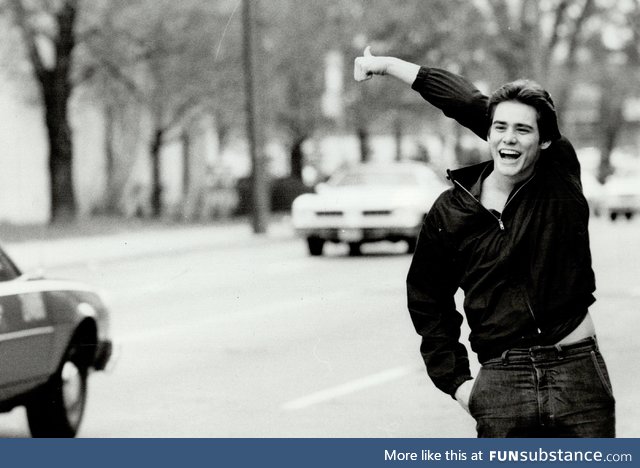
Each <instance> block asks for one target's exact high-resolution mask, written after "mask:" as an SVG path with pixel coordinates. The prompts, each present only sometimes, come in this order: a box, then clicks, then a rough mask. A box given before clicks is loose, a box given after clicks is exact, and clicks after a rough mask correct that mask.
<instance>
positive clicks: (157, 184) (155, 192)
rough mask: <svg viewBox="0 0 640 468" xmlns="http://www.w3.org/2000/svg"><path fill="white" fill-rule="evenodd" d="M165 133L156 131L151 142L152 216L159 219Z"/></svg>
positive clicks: (160, 213)
mask: <svg viewBox="0 0 640 468" xmlns="http://www.w3.org/2000/svg"><path fill="white" fill-rule="evenodd" d="M162 137H163V131H162V130H156V132H155V133H154V135H153V140H152V141H151V216H152V217H154V218H159V217H160V216H161V215H162V180H161V172H162V171H161V162H160V148H161V147H162Z"/></svg>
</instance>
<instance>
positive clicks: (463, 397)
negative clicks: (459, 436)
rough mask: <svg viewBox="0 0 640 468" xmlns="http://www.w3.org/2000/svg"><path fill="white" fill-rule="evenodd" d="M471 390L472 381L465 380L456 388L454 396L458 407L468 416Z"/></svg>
mask: <svg viewBox="0 0 640 468" xmlns="http://www.w3.org/2000/svg"><path fill="white" fill-rule="evenodd" d="M472 388H473V380H467V381H465V382H463V383H462V384H461V385H460V386H459V387H458V389H457V390H456V394H455V397H456V401H457V402H458V403H460V406H462V408H464V410H465V411H466V412H467V413H469V414H471V412H470V411H469V398H470V397H471V389H472Z"/></svg>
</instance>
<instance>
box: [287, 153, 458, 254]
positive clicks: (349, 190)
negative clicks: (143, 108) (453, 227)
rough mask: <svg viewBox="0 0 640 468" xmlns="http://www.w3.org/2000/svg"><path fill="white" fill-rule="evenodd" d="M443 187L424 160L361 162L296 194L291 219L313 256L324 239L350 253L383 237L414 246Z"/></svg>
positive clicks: (358, 250) (409, 247)
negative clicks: (311, 190) (427, 214)
mask: <svg viewBox="0 0 640 468" xmlns="http://www.w3.org/2000/svg"><path fill="white" fill-rule="evenodd" d="M448 187H449V185H448V184H447V183H446V182H445V181H444V180H442V179H441V178H440V177H438V176H437V175H436V173H435V172H434V171H433V170H432V169H431V168H430V167H429V166H427V165H426V164H423V163H419V162H415V161H405V162H394V163H375V162H371V163H360V164H357V165H354V166H351V167H348V168H346V169H343V170H341V171H339V172H337V173H336V174H335V175H333V176H332V177H331V178H330V179H329V181H328V182H327V183H324V184H320V185H319V186H318V187H316V192H317V193H308V194H303V195H300V196H299V197H297V198H296V199H295V200H294V202H293V205H292V222H293V226H294V228H295V230H296V233H297V234H298V235H299V236H301V237H303V238H304V239H306V242H307V246H308V249H309V254H310V255H313V256H318V255H322V252H323V247H324V245H325V243H326V242H333V243H346V244H347V245H348V246H349V254H350V255H358V254H360V247H361V245H362V244H363V243H366V242H377V241H382V240H388V241H393V242H399V241H405V242H406V243H407V244H408V251H409V252H413V250H414V249H415V246H416V241H417V238H418V234H419V232H420V228H421V225H422V221H423V219H424V216H425V214H426V213H427V212H428V211H429V209H430V208H431V205H432V204H433V202H434V201H435V200H436V198H437V197H438V196H439V195H440V193H442V192H443V191H444V190H446V189H447V188H448Z"/></svg>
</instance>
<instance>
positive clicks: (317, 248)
mask: <svg viewBox="0 0 640 468" xmlns="http://www.w3.org/2000/svg"><path fill="white" fill-rule="evenodd" d="M307 247H308V248H309V255H311V256H313V257H318V256H320V255H322V249H323V247H324V239H320V238H319V237H307Z"/></svg>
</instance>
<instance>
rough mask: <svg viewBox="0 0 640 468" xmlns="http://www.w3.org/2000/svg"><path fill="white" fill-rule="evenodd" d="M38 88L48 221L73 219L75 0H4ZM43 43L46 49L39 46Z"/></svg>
mask: <svg viewBox="0 0 640 468" xmlns="http://www.w3.org/2000/svg"><path fill="white" fill-rule="evenodd" d="M8 5H9V7H10V8H11V11H12V13H13V15H14V19H15V22H16V24H17V26H18V27H19V30H20V33H21V35H22V40H23V43H24V47H25V50H26V53H27V57H28V59H29V62H30V64H31V68H32V70H33V74H34V77H35V79H36V81H37V84H38V86H39V90H40V96H41V99H42V103H43V107H44V120H45V124H46V128H47V135H48V139H49V172H50V181H51V183H50V187H51V188H50V198H51V221H52V222H57V221H65V220H68V219H70V218H73V217H75V215H76V199H75V193H74V189H73V143H72V134H71V127H70V125H69V115H68V114H69V99H70V97H71V92H72V90H73V83H72V79H71V73H72V68H73V52H74V48H75V47H76V43H77V40H78V37H77V35H76V20H77V17H78V8H79V7H78V0H62V1H60V2H41V3H39V2H34V3H29V4H27V2H25V1H24V0H9V3H8ZM43 41H46V43H47V44H50V45H51V49H48V48H46V47H43V46H42V45H41V44H42V43H43Z"/></svg>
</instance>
